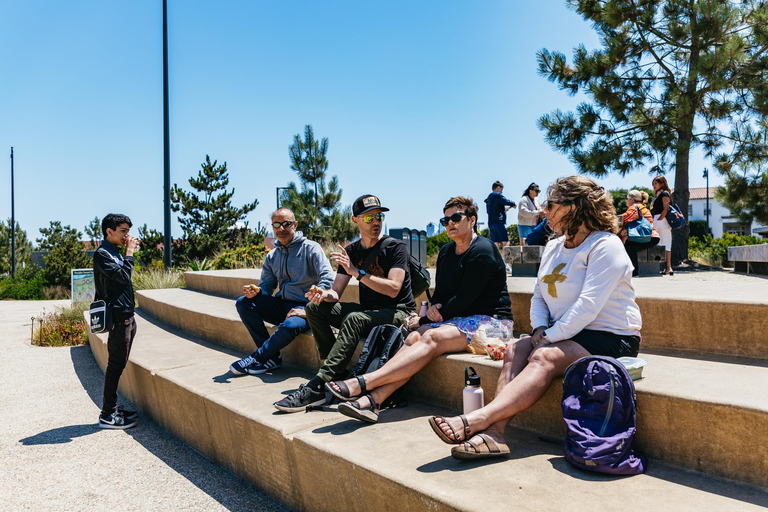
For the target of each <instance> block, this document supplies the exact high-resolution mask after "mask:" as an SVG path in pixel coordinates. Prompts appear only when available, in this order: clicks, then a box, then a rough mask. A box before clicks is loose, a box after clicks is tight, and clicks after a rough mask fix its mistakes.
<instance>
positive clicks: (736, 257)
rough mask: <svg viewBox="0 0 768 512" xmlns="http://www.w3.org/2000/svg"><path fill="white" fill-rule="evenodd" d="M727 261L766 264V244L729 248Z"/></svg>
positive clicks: (767, 249) (767, 245)
mask: <svg viewBox="0 0 768 512" xmlns="http://www.w3.org/2000/svg"><path fill="white" fill-rule="evenodd" d="M728 260H729V261H755V262H762V263H768V243H765V244H760V245H740V246H737V247H729V248H728Z"/></svg>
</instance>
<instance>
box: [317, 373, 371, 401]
mask: <svg viewBox="0 0 768 512" xmlns="http://www.w3.org/2000/svg"><path fill="white" fill-rule="evenodd" d="M355 378H356V379H357V383H358V384H359V385H360V393H359V394H357V395H355V396H350V392H349V387H348V386H347V385H346V384H344V381H343V380H340V381H332V382H326V383H325V389H327V390H328V392H329V393H330V394H332V395H333V396H335V397H336V398H338V399H339V400H341V401H342V402H348V401H350V400H355V399H356V398H358V397H360V396H362V395H364V394H365V392H366V388H365V379H364V378H363V376H362V375H358V376H357V377H355ZM333 383H335V384H336V385H337V386H339V389H338V391H337V390H336V389H334V387H333V386H331V384H333Z"/></svg>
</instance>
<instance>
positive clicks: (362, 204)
mask: <svg viewBox="0 0 768 512" xmlns="http://www.w3.org/2000/svg"><path fill="white" fill-rule="evenodd" d="M371 210H381V211H383V212H388V211H389V208H384V207H383V206H381V201H379V198H378V197H376V196H372V195H370V194H366V195H364V196H360V197H358V198H357V199H355V202H354V203H353V204H352V215H354V216H355V217H357V216H358V215H362V214H364V213H368V212H370V211H371Z"/></svg>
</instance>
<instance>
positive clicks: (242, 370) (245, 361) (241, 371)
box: [229, 355, 258, 375]
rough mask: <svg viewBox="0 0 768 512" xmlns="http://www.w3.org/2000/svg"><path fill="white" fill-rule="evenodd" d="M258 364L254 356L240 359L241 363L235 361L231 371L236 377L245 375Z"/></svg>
mask: <svg viewBox="0 0 768 512" xmlns="http://www.w3.org/2000/svg"><path fill="white" fill-rule="evenodd" d="M255 364H258V361H256V358H254V357H253V355H248V356H245V357H244V358H242V359H240V360H239V361H235V362H234V363H232V364H231V365H230V366H229V371H231V372H232V373H234V374H235V375H245V374H246V373H250V372H248V368H250V367H251V366H253V365H255Z"/></svg>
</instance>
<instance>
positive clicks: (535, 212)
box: [517, 194, 541, 226]
mask: <svg viewBox="0 0 768 512" xmlns="http://www.w3.org/2000/svg"><path fill="white" fill-rule="evenodd" d="M539 213H541V204H539V199H538V198H533V199H531V197H530V196H529V195H527V194H526V195H524V196H523V197H522V198H521V199H520V207H519V209H518V210H517V223H518V224H522V225H523V226H535V225H537V224H538V223H539Z"/></svg>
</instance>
